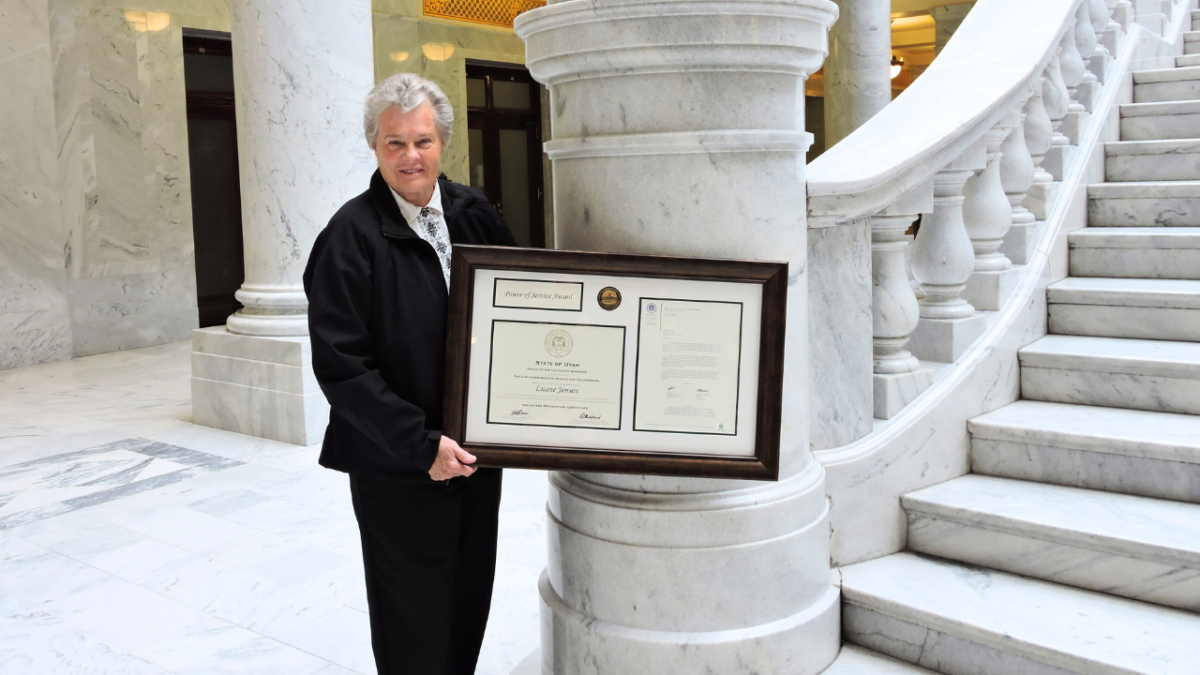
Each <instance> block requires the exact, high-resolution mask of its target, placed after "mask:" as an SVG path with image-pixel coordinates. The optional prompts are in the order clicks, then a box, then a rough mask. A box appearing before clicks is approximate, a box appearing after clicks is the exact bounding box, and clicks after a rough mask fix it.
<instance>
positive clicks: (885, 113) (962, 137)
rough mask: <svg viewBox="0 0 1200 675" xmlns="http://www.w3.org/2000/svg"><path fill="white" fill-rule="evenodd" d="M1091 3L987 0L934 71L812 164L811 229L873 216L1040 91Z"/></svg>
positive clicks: (809, 177)
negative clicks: (1062, 42)
mask: <svg viewBox="0 0 1200 675" xmlns="http://www.w3.org/2000/svg"><path fill="white" fill-rule="evenodd" d="M1087 1H1088V0H979V2H978V3H977V4H976V5H975V7H974V8H973V9H972V10H971V12H970V13H969V14H968V15H967V18H966V19H965V20H964V21H963V23H962V25H961V26H960V27H959V28H958V30H957V31H956V33H955V35H954V38H953V39H952V40H951V41H950V42H949V43H948V44H947V45H946V48H945V49H944V50H943V51H942V53H941V54H940V55H939V56H938V57H937V59H935V60H934V62H933V63H932V64H931V65H930V66H929V68H928V69H927V70H926V71H925V72H924V73H923V74H922V75H921V76H920V77H919V78H918V79H917V80H916V81H915V82H913V84H912V86H910V87H908V88H907V89H906V90H905V91H904V92H903V93H901V94H900V95H899V96H898V97H897V98H896V99H895V100H894V101H892V102H891V103H890V104H889V105H888V106H887V107H886V108H884V109H883V110H882V111H881V112H880V113H879V114H877V115H876V116H875V117H873V118H871V119H870V120H868V121H867V122H866V124H864V125H863V126H862V127H860V128H859V129H857V130H855V132H854V133H852V134H851V135H849V136H847V137H846V138H845V139H843V140H842V141H841V142H839V143H838V144H837V145H835V146H834V147H832V148H830V149H829V150H828V151H826V152H825V153H824V154H822V155H821V156H820V157H818V158H817V159H816V160H815V161H813V162H812V163H811V164H809V165H808V168H807V180H808V213H809V227H821V226H823V225H831V224H835V223H836V222H846V221H848V220H853V219H856V218H861V217H864V216H869V215H873V214H875V213H878V212H880V211H882V210H884V209H885V208H886V207H888V206H889V205H891V204H892V203H893V202H895V201H896V200H897V199H899V198H900V197H901V196H902V195H904V194H905V193H906V192H908V191H910V190H913V189H914V188H917V187H919V186H921V185H922V183H925V182H927V181H929V180H930V179H931V178H932V177H933V174H934V173H936V172H937V171H938V170H940V169H941V168H942V167H944V166H946V165H947V164H949V163H950V162H951V161H953V160H954V159H956V158H958V157H959V156H960V155H961V154H962V153H963V152H964V151H965V150H967V149H969V148H970V146H971V145H972V144H974V143H976V142H977V141H978V140H979V139H980V138H981V137H982V136H983V134H984V132H986V131H987V130H988V129H989V128H990V127H991V126H992V125H993V124H995V123H996V122H997V121H999V120H1000V118H1002V117H1003V116H1004V115H1005V114H1006V113H1008V112H1009V110H1011V109H1012V108H1013V107H1014V106H1015V105H1017V104H1018V103H1020V102H1023V101H1024V100H1025V99H1026V98H1028V96H1029V94H1030V93H1031V92H1032V91H1033V87H1034V86H1035V85H1036V84H1037V83H1038V81H1039V80H1040V78H1041V76H1042V74H1043V71H1044V70H1045V69H1046V66H1047V64H1048V63H1049V62H1050V60H1051V58H1053V57H1055V56H1056V55H1057V52H1058V49H1059V41H1060V38H1061V37H1062V36H1063V34H1064V33H1066V32H1067V30H1068V29H1070V28H1072V27H1073V25H1074V16H1075V12H1076V9H1077V8H1078V7H1079V5H1080V3H1081V2H1087Z"/></svg>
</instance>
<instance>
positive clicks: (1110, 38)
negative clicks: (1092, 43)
mask: <svg viewBox="0 0 1200 675" xmlns="http://www.w3.org/2000/svg"><path fill="white" fill-rule="evenodd" d="M1090 1H1091V4H1092V5H1091V8H1090V12H1091V16H1092V28H1093V29H1096V38H1097V40H1099V42H1100V44H1102V46H1103V47H1104V50H1105V52H1106V53H1108V54H1109V58H1110V59H1111V58H1112V56H1116V55H1117V43H1118V42H1121V24H1118V23H1117V22H1115V20H1112V10H1114V8H1115V7H1116V2H1115V1H1114V0H1108V1H1105V0H1090ZM1100 82H1104V78H1103V77H1102V78H1100Z"/></svg>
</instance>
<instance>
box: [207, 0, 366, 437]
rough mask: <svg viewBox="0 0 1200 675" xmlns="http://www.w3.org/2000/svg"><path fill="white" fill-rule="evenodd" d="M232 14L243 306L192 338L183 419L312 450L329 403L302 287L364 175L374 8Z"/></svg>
mask: <svg viewBox="0 0 1200 675" xmlns="http://www.w3.org/2000/svg"><path fill="white" fill-rule="evenodd" d="M230 10H231V20H232V24H233V26H232V28H233V30H232V38H233V67H234V83H235V94H236V97H237V99H236V104H237V139H238V161H239V168H240V176H241V195H242V237H243V241H244V249H245V258H246V280H245V283H244V284H242V287H241V289H240V290H238V292H237V294H236V295H237V299H238V300H239V301H240V302H241V303H242V304H243V305H244V307H243V308H242V309H240V310H238V312H237V313H236V314H234V315H233V316H231V317H230V318H229V321H228V323H227V325H226V326H222V327H219V328H207V329H202V330H198V331H194V332H193V334H192V349H193V354H192V408H193V417H194V420H195V422H196V423H197V424H203V425H206V426H213V427H217V428H220V429H228V430H230V431H236V432H239V433H244V434H249V435H252V436H261V437H263V438H271V439H274V440H279V441H285V442H288V443H296V444H300V445H310V444H313V443H316V442H318V441H320V440H321V434H322V433H323V431H324V427H325V424H326V423H327V421H328V418H329V404H328V403H327V402H326V401H325V397H324V395H322V394H321V392H320V390H319V389H318V388H317V385H316V380H315V379H314V378H313V375H312V356H311V351H310V348H309V340H308V315H307V312H308V301H307V299H306V297H305V295H304V287H303V283H302V280H301V277H302V275H303V273H304V267H305V265H306V264H307V262H308V254H309V252H310V251H311V250H312V244H313V241H314V240H315V239H316V238H317V234H318V233H319V232H320V231H321V229H322V228H324V227H325V224H326V223H328V222H329V218H330V217H331V216H333V214H334V213H335V212H336V211H337V209H338V208H339V207H341V205H342V204H344V203H345V202H346V201H347V200H349V199H350V198H351V197H353V196H354V195H356V194H358V193H360V192H362V191H363V190H364V189H366V187H367V182H368V180H369V179H370V176H371V173H372V171H374V168H375V163H374V159H373V157H372V155H371V153H370V150H369V149H368V148H367V146H366V140H365V139H364V138H363V130H362V101H363V99H364V98H365V97H366V95H367V92H368V91H370V89H371V87H372V85H373V84H374V65H373V64H374V57H373V54H372V52H371V35H372V33H371V3H370V2H369V0H349V1H348V2H343V3H339V4H338V7H337V11H336V12H330V11H329V6H328V3H325V2H323V0H294V1H292V2H287V3H275V2H268V1H267V0H233V2H232V4H231V6H230ZM282 65H286V67H281V66H282ZM296 73H303V75H302V76H300V75H296ZM279 120H287V123H286V124H280V123H279Z"/></svg>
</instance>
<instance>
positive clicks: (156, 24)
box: [125, 12, 171, 33]
mask: <svg viewBox="0 0 1200 675" xmlns="http://www.w3.org/2000/svg"><path fill="white" fill-rule="evenodd" d="M125 20H126V21H128V22H129V23H131V24H133V29H134V30H136V31H137V32H139V33H145V32H146V31H155V32H157V31H160V30H165V29H166V28H167V27H169V26H170V25H171V15H170V14H165V13H163V12H125Z"/></svg>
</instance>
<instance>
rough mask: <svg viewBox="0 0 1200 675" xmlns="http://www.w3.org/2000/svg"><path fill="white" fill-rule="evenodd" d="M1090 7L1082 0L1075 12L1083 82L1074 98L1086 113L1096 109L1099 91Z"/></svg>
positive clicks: (1095, 43)
mask: <svg viewBox="0 0 1200 675" xmlns="http://www.w3.org/2000/svg"><path fill="white" fill-rule="evenodd" d="M1090 7H1091V2H1090V1H1089V0H1083V2H1081V3H1079V7H1078V8H1077V9H1076V10H1075V46H1076V47H1078V48H1079V57H1080V59H1081V60H1082V61H1083V80H1082V81H1081V82H1080V83H1079V86H1078V87H1076V90H1075V96H1076V100H1077V101H1079V104H1080V105H1082V106H1083V108H1084V110H1086V111H1087V112H1088V113H1091V112H1092V111H1093V109H1094V108H1095V107H1096V94H1097V92H1099V90H1100V80H1099V76H1097V75H1096V73H1094V72H1092V58H1093V57H1095V56H1097V55H1098V54H1097V50H1098V48H1099V46H1100V45H1099V43H1098V42H1097V41H1096V29H1095V28H1093V27H1092V16H1091V9H1090ZM1101 74H1103V66H1101ZM1076 143H1077V144H1078V139H1076Z"/></svg>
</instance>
